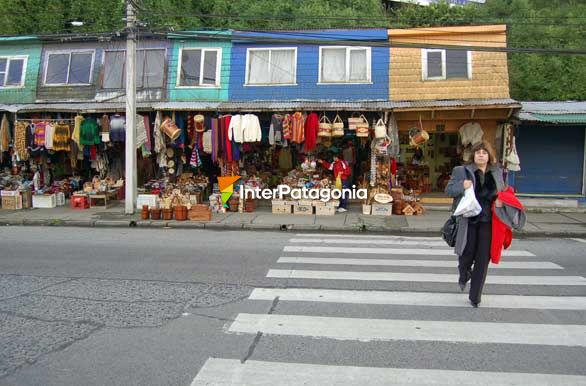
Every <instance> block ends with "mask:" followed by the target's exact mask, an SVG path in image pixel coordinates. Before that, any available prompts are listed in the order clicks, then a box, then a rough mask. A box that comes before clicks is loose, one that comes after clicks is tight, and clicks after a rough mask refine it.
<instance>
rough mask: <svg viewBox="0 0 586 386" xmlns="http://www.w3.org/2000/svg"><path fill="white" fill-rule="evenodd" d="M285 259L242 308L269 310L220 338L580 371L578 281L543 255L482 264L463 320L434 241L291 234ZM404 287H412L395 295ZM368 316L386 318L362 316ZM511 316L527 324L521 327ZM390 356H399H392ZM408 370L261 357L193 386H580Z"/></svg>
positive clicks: (447, 260) (208, 370) (471, 372)
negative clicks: (257, 305) (383, 348)
mask: <svg viewBox="0 0 586 386" xmlns="http://www.w3.org/2000/svg"><path fill="white" fill-rule="evenodd" d="M282 252H283V253H282V256H276V260H275V263H274V266H273V267H271V268H270V269H269V270H268V272H267V275H266V277H267V278H270V279H272V280H274V283H275V285H274V286H273V287H269V288H255V289H254V290H253V291H252V292H251V294H250V295H249V298H248V299H249V301H251V302H260V301H264V302H272V304H273V307H271V311H269V312H268V313H264V314H260V313H239V314H237V315H236V316H235V318H234V320H233V321H231V322H230V323H228V324H227V325H226V329H225V333H227V334H250V336H251V337H253V336H255V335H256V338H255V342H257V343H258V342H260V343H259V344H261V343H262V340H263V339H267V338H270V337H278V338H279V339H285V341H289V342H291V344H293V343H294V342H295V341H296V340H302V341H303V342H306V343H305V344H310V345H311V344H319V342H323V340H329V341H331V342H333V343H331V344H334V345H336V344H337V345H342V346H340V347H343V345H346V344H352V345H358V346H357V347H358V349H360V347H366V346H368V345H372V344H381V343H386V344H390V345H393V344H395V343H401V344H407V345H418V344H434V345H449V351H451V352H452V353H453V354H454V355H456V356H457V355H458V350H463V351H465V350H466V349H470V347H472V349H473V350H475V351H476V353H477V354H478V356H479V357H481V358H480V361H482V356H483V355H484V354H483V352H485V353H486V352H491V351H494V350H498V348H500V347H504V348H503V355H505V353H506V355H511V354H510V353H511V352H513V351H514V350H515V349H518V350H519V351H520V352H548V350H550V351H549V352H555V353H560V357H562V356H563V353H564V352H569V353H571V354H572V355H576V353H577V355H578V356H580V355H581V356H582V360H580V358H575V359H574V358H573V357H572V358H573V359H572V360H575V361H577V363H584V361H583V359H584V358H586V356H585V354H586V321H585V319H584V315H586V296H583V295H586V278H584V277H582V276H578V275H573V274H572V272H567V271H566V270H565V269H564V267H563V266H562V265H559V264H557V263H554V262H551V261H546V260H544V259H547V257H546V256H539V254H538V255H537V256H536V255H535V254H534V253H532V252H530V251H527V250H522V249H514V248H512V249H511V250H508V251H505V254H503V261H502V262H501V263H500V264H499V265H492V264H491V267H490V272H489V275H488V277H487V284H486V286H487V287H486V288H485V293H484V295H483V298H482V303H481V305H480V308H479V309H472V308H471V307H470V305H469V303H468V300H467V294H466V293H461V292H460V291H459V289H457V284H456V283H457V279H458V276H457V270H456V266H457V259H456V258H455V255H454V254H453V250H451V249H449V248H446V246H445V244H444V243H443V241H442V240H441V239H440V238H436V237H402V236H380V235H379V236H369V235H360V236H357V235H352V236H350V235H348V236H344V235H339V234H338V235H337V234H297V235H295V236H294V237H292V238H290V239H289V240H288V242H287V245H285V246H284V247H283V251H282ZM297 268H299V269H297ZM324 283H326V284H324ZM361 283H364V284H361ZM366 284H368V286H369V288H364V285H366ZM401 284H407V285H410V286H417V288H416V290H412V289H409V290H402V289H400V290H397V288H395V287H396V286H400V285H401ZM324 285H327V286H328V287H329V288H322V286H324ZM448 285H450V287H448ZM348 287H349V288H348ZM452 287H453V290H450V289H447V288H452ZM355 288H359V289H355ZM438 288H441V290H438ZM560 293H561V294H563V296H562V295H560ZM576 295H578V296H576ZM276 304H278V305H279V307H276ZM370 307H372V308H376V309H377V310H379V312H380V313H382V314H383V315H384V317H381V316H380V314H376V313H375V315H374V316H373V315H368V314H366V313H367V312H368V310H370ZM345 312H347V313H348V314H350V316H348V315H347V314H345ZM520 312H526V313H529V315H530V317H527V319H524V318H523V317H522V316H521V315H522V314H519V313H520ZM362 313H365V314H362ZM561 316H563V317H561ZM531 318H534V319H535V320H529V319H531ZM308 340H309V343H307V342H308ZM335 342H338V343H335ZM334 347H336V346H334ZM352 347H356V346H352ZM368 347H372V346H368ZM409 347H417V346H409ZM533 347H534V348H533ZM397 350H398V353H400V352H401V351H400V346H397ZM484 350H488V351H484ZM532 350H533V351H532ZM404 355H407V354H404ZM438 355H439V354H438ZM462 355H464V356H465V355H466V354H462ZM261 359H264V360H261ZM281 359H282V358H281ZM552 360H553V361H555V358H552ZM524 361H525V359H524ZM526 361H527V362H531V358H526ZM384 362H385V361H383V363H384ZM393 363H396V362H393ZM417 363H418V365H416V366H412V367H409V366H408V365H405V364H404V363H403V364H402V365H401V366H387V365H382V366H381V365H379V366H369V365H364V364H363V363H361V365H360V366H356V365H355V364H353V363H344V364H339V363H338V361H337V360H336V358H335V356H334V355H333V353H331V357H328V355H325V356H321V357H320V358H319V363H307V361H300V360H299V358H297V360H295V359H293V360H291V361H282V360H281V361H279V360H276V359H273V358H272V357H270V356H268V357H266V356H265V357H260V358H255V357H254V356H252V357H250V359H248V357H247V358H246V359H244V360H241V359H234V358H209V359H208V360H207V361H206V362H205V364H204V365H203V367H202V368H201V370H200V371H199V372H198V374H197V375H196V376H195V378H194V379H193V382H192V384H191V386H203V385H208V386H212V385H233V386H240V385H320V386H321V385H357V384H364V385H476V386H479V385H586V375H581V374H584V372H583V371H577V372H576V371H574V372H569V373H568V374H567V375H564V374H562V373H560V371H559V370H555V369H554V370H550V371H542V369H541V368H540V367H539V366H537V367H536V368H537V369H538V370H535V369H532V371H527V368H528V367H527V366H526V363H523V364H519V365H518V366H519V367H518V370H519V371H515V364H514V363H507V364H506V366H504V367H505V370H504V371H499V370H493V371H482V370H481V369H478V368H477V367H476V366H470V367H469V368H467V367H466V366H464V365H462V364H461V363H457V364H452V365H451V366H448V368H438V366H437V365H435V366H432V367H430V368H428V367H426V366H424V365H422V364H421V363H420V362H417ZM582 367H583V366H582Z"/></svg>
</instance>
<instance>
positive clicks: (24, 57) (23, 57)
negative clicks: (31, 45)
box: [0, 55, 28, 90]
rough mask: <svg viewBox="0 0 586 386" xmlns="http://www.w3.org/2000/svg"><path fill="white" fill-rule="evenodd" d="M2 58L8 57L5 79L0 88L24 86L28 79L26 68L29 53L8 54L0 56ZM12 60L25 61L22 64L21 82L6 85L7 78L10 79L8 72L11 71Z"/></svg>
mask: <svg viewBox="0 0 586 386" xmlns="http://www.w3.org/2000/svg"><path fill="white" fill-rule="evenodd" d="M0 59H6V70H5V71H4V81H3V83H2V85H0V90H3V89H7V88H24V87H25V81H26V68H27V65H28V55H6V56H0ZM12 60H23V61H24V63H23V64H22V74H20V84H19V85H6V80H7V79H8V74H9V73H10V62H11V61H12Z"/></svg>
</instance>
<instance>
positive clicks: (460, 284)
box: [458, 271, 472, 292]
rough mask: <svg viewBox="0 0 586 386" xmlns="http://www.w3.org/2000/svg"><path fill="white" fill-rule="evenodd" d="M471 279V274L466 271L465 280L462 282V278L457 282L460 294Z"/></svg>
mask: <svg viewBox="0 0 586 386" xmlns="http://www.w3.org/2000/svg"><path fill="white" fill-rule="evenodd" d="M471 278H472V272H470V271H466V280H465V281H462V277H460V279H459V280H458V285H459V286H460V290H461V291H462V292H464V290H465V289H466V283H468V282H469V281H470V279H471Z"/></svg>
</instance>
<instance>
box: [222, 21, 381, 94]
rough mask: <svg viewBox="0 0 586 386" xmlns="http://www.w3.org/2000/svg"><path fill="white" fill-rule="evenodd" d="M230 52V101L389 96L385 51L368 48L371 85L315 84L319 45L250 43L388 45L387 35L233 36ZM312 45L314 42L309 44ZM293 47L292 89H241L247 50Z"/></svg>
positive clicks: (351, 32) (363, 32)
mask: <svg viewBox="0 0 586 386" xmlns="http://www.w3.org/2000/svg"><path fill="white" fill-rule="evenodd" d="M233 36H234V45H233V48H232V66H231V76H230V100H233V101H252V100H339V101H344V100H387V99H388V95H389V49H388V47H372V48H371V80H372V82H371V83H368V84H318V79H319V43H317V44H298V43H297V44H291V43H270V44H269V43H267V42H262V43H261V42H256V43H255V42H254V39H258V38H259V39H263V38H268V39H286V40H290V39H300V40H308V41H313V40H330V41H336V40H339V41H340V43H339V45H340V46H344V45H345V44H344V42H345V41H350V40H351V41H354V42H360V41H365V46H367V44H368V42H366V40H370V41H373V40H374V41H379V42H380V41H383V42H386V41H388V39H387V31H386V30H383V29H375V30H329V31H298V32H283V33H243V32H235V33H234V34H233ZM312 43H314V42H312ZM262 47H296V48H297V73H296V83H297V84H296V85H292V86H245V85H244V84H245V82H246V51H247V49H248V48H262Z"/></svg>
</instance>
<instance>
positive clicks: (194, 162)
mask: <svg viewBox="0 0 586 386" xmlns="http://www.w3.org/2000/svg"><path fill="white" fill-rule="evenodd" d="M189 164H190V165H191V166H193V167H194V168H198V167H200V166H201V158H200V156H199V149H198V148H197V146H194V147H193V152H192V153H191V160H190V161H189Z"/></svg>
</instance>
